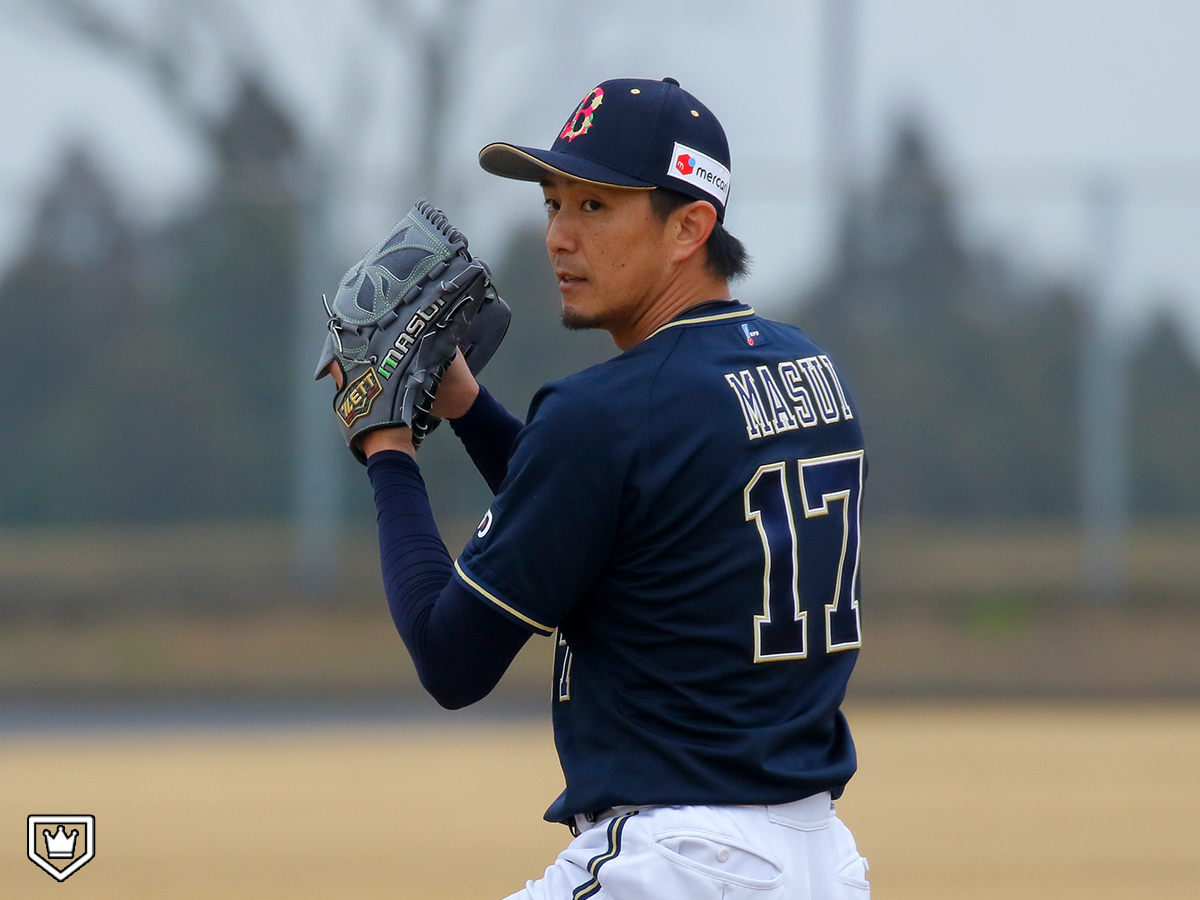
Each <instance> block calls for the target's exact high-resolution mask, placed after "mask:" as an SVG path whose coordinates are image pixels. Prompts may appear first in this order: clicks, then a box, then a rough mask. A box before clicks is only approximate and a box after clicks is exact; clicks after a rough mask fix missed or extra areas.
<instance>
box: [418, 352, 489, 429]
mask: <svg viewBox="0 0 1200 900" xmlns="http://www.w3.org/2000/svg"><path fill="white" fill-rule="evenodd" d="M478 396H479V382H478V381H476V380H475V376H474V375H472V374H471V369H470V367H469V366H468V365H467V360H466V357H464V356H463V352H462V351H461V350H459V351H458V353H457V355H455V357H454V361H453V362H451V363H450V368H448V369H447V370H446V371H445V372H444V373H443V374H442V380H441V382H440V383H439V384H438V389H437V396H436V397H435V398H434V401H433V409H431V410H430V412H431V413H432V414H433V415H434V416H437V418H439V419H459V418H462V417H463V416H465V415H466V414H467V412H468V411H469V410H470V409H471V406H472V405H473V404H474V403H475V398H476V397H478Z"/></svg>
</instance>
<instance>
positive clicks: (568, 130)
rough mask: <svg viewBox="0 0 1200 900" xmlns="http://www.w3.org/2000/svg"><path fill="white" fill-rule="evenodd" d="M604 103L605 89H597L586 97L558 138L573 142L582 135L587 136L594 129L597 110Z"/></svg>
mask: <svg viewBox="0 0 1200 900" xmlns="http://www.w3.org/2000/svg"><path fill="white" fill-rule="evenodd" d="M603 102H604V88H596V89H595V90H594V91H592V92H591V93H590V94H588V95H587V96H586V97H584V98H583V102H582V103H580V104H579V106H577V107H576V108H575V114H574V115H573V116H571V118H570V119H568V120H567V124H566V125H565V126H563V130H562V134H560V135H559V136H558V139H559V140H562V139H563V138H566V139H567V140H568V141H573V140H575V138H577V137H579V136H580V135H581V134H587V133H588V129H589V128H591V127H592V122H593V120H594V119H595V116H596V110H598V109H599V108H600V104H601V103H603Z"/></svg>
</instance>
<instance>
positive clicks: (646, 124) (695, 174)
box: [479, 78, 729, 221]
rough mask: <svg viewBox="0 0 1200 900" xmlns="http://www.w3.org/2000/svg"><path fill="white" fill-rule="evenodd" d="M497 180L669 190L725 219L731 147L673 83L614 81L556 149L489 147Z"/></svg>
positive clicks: (589, 102)
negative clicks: (566, 180) (549, 179)
mask: <svg viewBox="0 0 1200 900" xmlns="http://www.w3.org/2000/svg"><path fill="white" fill-rule="evenodd" d="M479 164H480V165H481V166H483V168H484V169H485V170H487V171H488V172H491V173H492V174H493V175H500V176H501V177H503V178H515V179H517V180H519V181H533V182H540V181H541V180H542V179H543V178H545V177H546V173H547V172H557V173H559V174H561V175H568V176H570V177H571V178H578V179H579V180H581V181H590V182H593V183H595V184H602V185H606V186H608V187H622V188H641V189H642V190H648V189H650V188H656V187H657V188H667V189H669V190H673V191H679V192H680V193H681V194H686V195H687V196H689V197H693V198H695V199H697V200H707V201H708V202H709V203H711V204H712V205H713V206H715V207H716V209H717V219H718V220H720V221H724V219H725V204H726V203H727V202H728V200H729V142H728V141H727V140H726V139H725V129H723V128H722V127H721V123H720V122H718V121H717V117H716V116H714V115H713V114H712V113H711V112H710V111H709V109H708V107H707V106H705V105H704V104H703V103H701V102H700V101H699V100H697V99H696V98H695V97H693V96H692V95H691V94H689V93H688V92H687V91H685V90H684V89H683V88H681V87H680V86H679V82H678V81H676V80H675V79H674V78H664V79H663V80H662V81H650V80H647V79H643V78H614V79H613V80H612V81H606V82H604V83H603V84H601V85H600V86H599V87H596V88H593V89H592V91H591V92H589V93H588V95H587V96H586V97H584V98H583V102H581V103H580V104H579V106H577V107H576V108H575V112H573V113H572V114H571V117H570V118H569V119H567V122H566V124H565V125H564V126H563V129H562V131H561V132H560V133H559V135H558V138H557V139H555V141H554V144H553V145H552V146H551V147H550V149H549V150H538V149H536V148H534V147H519V146H517V145H516V144H504V143H495V144H488V145H487V146H486V147H484V148H483V149H482V150H480V151H479Z"/></svg>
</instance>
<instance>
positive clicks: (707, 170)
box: [667, 141, 729, 206]
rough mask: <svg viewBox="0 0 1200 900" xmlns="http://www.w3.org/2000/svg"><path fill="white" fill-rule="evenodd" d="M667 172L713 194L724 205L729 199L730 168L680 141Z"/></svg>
mask: <svg viewBox="0 0 1200 900" xmlns="http://www.w3.org/2000/svg"><path fill="white" fill-rule="evenodd" d="M667 174H668V175H670V176H671V177H672V178H678V179H679V180H680V181H685V182H687V183H688V184H690V185H693V186H694V187H698V188H700V190H702V191H704V192H705V193H707V194H711V195H712V196H713V197H714V198H716V200H717V202H719V203H720V204H721V205H722V206H724V205H725V202H726V201H727V200H728V199H729V170H728V169H727V168H725V166H724V165H722V164H721V163H720V162H718V161H717V160H715V159H713V158H712V157H711V156H708V155H707V154H704V153H701V152H700V151H699V150H694V149H692V148H691V147H688V146H686V145H684V144H681V143H679V142H678V141H676V142H675V151H674V152H673V153H672V154H671V164H670V165H669V166H668V167H667Z"/></svg>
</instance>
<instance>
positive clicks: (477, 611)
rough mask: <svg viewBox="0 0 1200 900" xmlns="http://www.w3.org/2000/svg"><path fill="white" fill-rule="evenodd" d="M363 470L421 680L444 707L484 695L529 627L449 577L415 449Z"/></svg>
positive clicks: (392, 594) (393, 600)
mask: <svg viewBox="0 0 1200 900" xmlns="http://www.w3.org/2000/svg"><path fill="white" fill-rule="evenodd" d="M506 465H507V463H506ZM367 474H368V475H369V476H370V479H371V485H372V487H374V489H375V508H376V511H377V521H378V523H379V559H380V563H381V565H382V567H383V584H384V589H385V591H386V592H387V600H388V607H389V608H390V609H391V612H392V621H393V622H395V623H396V630H397V631H399V632H400V637H401V638H403V639H404V645H405V646H406V647H407V648H408V652H409V654H410V655H411V656H412V659H413V664H414V665H415V666H416V668H417V675H418V677H419V678H420V679H421V684H422V685H423V686H424V688H425V690H427V691H428V692H429V693H430V694H431V695H432V696H433V698H434V699H435V700H437V702H438V703H440V704H441V705H442V706H444V707H446V708H447V709H459V708H461V707H464V706H467V705H469V704H471V703H474V702H475V701H477V700H481V699H482V698H484V697H486V696H487V695H488V693H489V692H490V691H491V690H492V688H494V687H495V686H496V683H497V682H499V680H500V676H502V675H503V674H504V672H505V670H507V669H508V666H509V664H510V663H511V662H512V661H513V658H514V657H515V656H516V655H517V651H519V650H520V649H521V647H523V646H524V645H525V642H526V641H527V640H529V636H530V633H531V632H529V631H528V630H527V629H525V628H524V627H522V626H521V625H518V624H517V623H516V622H513V621H512V620H511V619H508V618H507V617H505V616H504V615H503V614H502V613H500V612H499V611H498V610H494V609H491V608H489V607H488V606H487V605H485V604H484V603H483V602H482V601H480V600H479V599H478V598H477V597H475V596H474V595H473V594H471V593H470V592H469V591H467V589H466V588H464V587H463V586H462V585H460V584H459V583H458V581H457V580H456V579H453V578H451V577H450V575H451V572H452V571H453V566H452V564H451V562H450V554H449V553H447V552H446V545H445V544H443V543H442V538H441V536H440V535H439V534H438V530H437V524H436V523H435V522H434V520H433V510H432V509H430V506H429V497H428V495H427V494H426V492H425V482H424V480H423V479H422V478H421V470H420V469H419V468H418V466H417V464H416V462H415V461H414V460H413V459H412V457H410V456H409V455H408V454H406V453H401V452H400V451H399V450H385V451H383V452H382V453H376V454H374V455H372V456H371V458H370V460H369V461H368V463H367Z"/></svg>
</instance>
